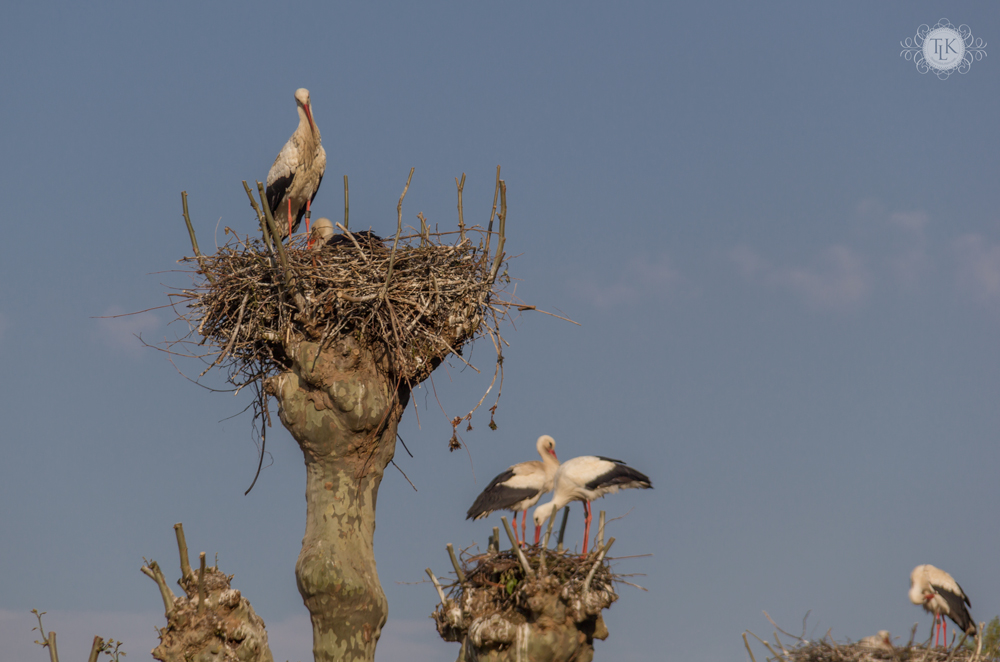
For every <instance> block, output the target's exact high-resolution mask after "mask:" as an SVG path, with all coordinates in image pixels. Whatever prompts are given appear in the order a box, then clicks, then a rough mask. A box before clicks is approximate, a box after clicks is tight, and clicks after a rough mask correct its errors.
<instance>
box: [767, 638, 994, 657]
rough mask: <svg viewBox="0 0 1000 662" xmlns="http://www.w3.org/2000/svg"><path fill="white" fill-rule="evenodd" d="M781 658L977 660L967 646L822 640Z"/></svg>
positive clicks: (785, 653) (802, 645) (803, 646)
mask: <svg viewBox="0 0 1000 662" xmlns="http://www.w3.org/2000/svg"><path fill="white" fill-rule="evenodd" d="M778 655H779V657H778V658H777V659H779V660H787V662H873V661H875V660H896V661H897V662H911V661H912V662H925V661H926V662H946V661H947V662H971V661H972V660H974V659H976V650H975V648H968V647H965V646H959V647H956V648H952V649H949V650H945V649H944V648H925V647H924V646H920V645H910V646H895V647H893V648H892V649H889V648H875V647H872V646H867V645H865V644H862V643H860V642H857V643H843V644H837V643H833V642H830V641H827V640H821V641H811V642H807V643H802V644H800V645H799V646H797V647H795V648H792V649H790V650H787V651H784V652H780V651H779V652H778ZM769 659H775V658H769Z"/></svg>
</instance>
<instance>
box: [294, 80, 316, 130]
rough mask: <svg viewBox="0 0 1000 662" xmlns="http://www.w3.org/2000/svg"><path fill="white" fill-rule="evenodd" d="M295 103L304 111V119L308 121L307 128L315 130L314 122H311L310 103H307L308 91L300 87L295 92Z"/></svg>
mask: <svg viewBox="0 0 1000 662" xmlns="http://www.w3.org/2000/svg"><path fill="white" fill-rule="evenodd" d="M295 103H296V104H298V106H299V107H300V108H301V109H302V110H304V111H305V113H306V118H307V119H308V120H309V126H310V127H311V128H313V129H315V128H316V122H315V121H313V116H312V103H311V102H310V101H309V90H307V89H306V88H304V87H300V88H299V89H297V90H295Z"/></svg>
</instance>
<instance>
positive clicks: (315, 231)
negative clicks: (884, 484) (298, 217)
mask: <svg viewBox="0 0 1000 662" xmlns="http://www.w3.org/2000/svg"><path fill="white" fill-rule="evenodd" d="M333 234H334V232H333V222H332V221H331V220H330V219H328V218H318V219H316V222H315V223H313V226H312V230H310V231H309V243H308V245H307V248H309V249H311V250H314V251H318V250H319V249H321V248H323V246H325V245H326V243H327V242H328V241H330V240H331V239H333Z"/></svg>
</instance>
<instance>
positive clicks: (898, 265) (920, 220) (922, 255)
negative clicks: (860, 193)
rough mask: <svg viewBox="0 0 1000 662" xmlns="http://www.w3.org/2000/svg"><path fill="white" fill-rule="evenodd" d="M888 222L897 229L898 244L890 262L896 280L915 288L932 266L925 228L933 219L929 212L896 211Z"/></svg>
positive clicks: (889, 258)
mask: <svg viewBox="0 0 1000 662" xmlns="http://www.w3.org/2000/svg"><path fill="white" fill-rule="evenodd" d="M888 222H889V225H890V226H891V227H893V228H894V229H896V230H897V240H896V242H897V246H896V250H895V251H894V252H892V253H891V254H890V255H889V257H888V258H887V261H888V263H889V269H890V271H891V272H892V275H893V277H894V279H895V280H896V281H897V282H898V283H900V284H901V285H904V286H906V287H914V286H916V285H917V284H918V282H919V281H920V278H921V277H922V276H923V275H924V274H925V273H926V272H928V271H929V270H930V269H931V259H930V256H929V255H928V252H927V236H926V233H925V232H924V228H926V227H927V224H928V223H929V222H930V218H929V217H928V216H927V214H926V212H922V211H910V212H894V213H892V214H890V215H889V218H888Z"/></svg>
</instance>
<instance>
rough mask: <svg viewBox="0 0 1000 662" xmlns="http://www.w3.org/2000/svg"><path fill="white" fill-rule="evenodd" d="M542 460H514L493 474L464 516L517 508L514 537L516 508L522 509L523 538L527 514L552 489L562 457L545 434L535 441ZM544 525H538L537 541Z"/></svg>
mask: <svg viewBox="0 0 1000 662" xmlns="http://www.w3.org/2000/svg"><path fill="white" fill-rule="evenodd" d="M535 447H536V448H537V449H538V454H539V455H540V456H541V457H542V461H541V462H539V461H538V460H532V461H530V462H521V463H520V464H515V465H513V466H512V467H510V468H509V469H507V471H504V472H503V473H502V474H500V475H499V476H497V477H496V478H494V479H493V480H492V481H491V482H490V484H489V485H487V486H486V489H485V490H483V491H482V493H481V494H480V495H479V496H477V497H476V500H475V501H474V502H473V504H472V506H471V507H470V508H469V512H468V513H467V514H466V516H465V519H482V518H483V517H486V516H487V515H489V514H490V513H492V512H493V511H494V510H512V511H514V517H513V520H514V538H515V539H516V538H517V512H518V511H521V513H522V514H521V540H520V542H521V543H522V544H523V543H524V535H525V529H526V527H527V524H526V522H525V520H527V518H528V508H531V507H532V506H533V505H535V504H536V503H538V500H539V499H541V498H542V495H543V494H545V493H546V492H549V491H550V490H551V489H552V481H553V478H554V477H555V475H556V470H557V469H558V468H559V458H558V457H556V440H555V439H553V438H552V437H550V436H549V435H547V434H543V435H542V436H541V437H539V438H538V441H537V442H536V443H535ZM540 533H541V529H540V528H538V527H536V528H535V544H536V545H537V544H538V537H539V534H540Z"/></svg>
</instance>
